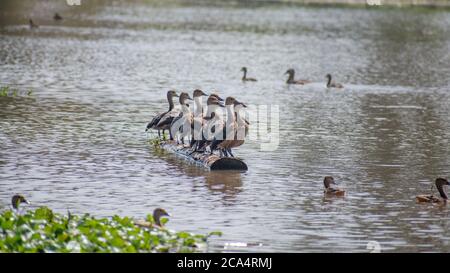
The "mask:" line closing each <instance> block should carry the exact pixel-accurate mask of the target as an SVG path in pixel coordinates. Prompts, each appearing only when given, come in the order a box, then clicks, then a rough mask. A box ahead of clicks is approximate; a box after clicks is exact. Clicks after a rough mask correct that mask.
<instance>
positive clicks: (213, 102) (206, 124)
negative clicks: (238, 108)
mask: <svg viewBox="0 0 450 273" xmlns="http://www.w3.org/2000/svg"><path fill="white" fill-rule="evenodd" d="M222 102H223V99H222V98H221V97H219V96H218V95H217V94H211V95H210V96H209V97H208V100H207V101H206V105H207V111H206V115H205V116H204V117H203V121H202V127H201V139H200V140H196V142H195V146H194V150H193V152H192V153H194V152H198V151H204V150H205V148H206V147H207V146H208V145H209V144H211V141H212V140H213V138H214V135H215V133H216V129H215V128H216V126H217V127H219V128H222V127H223V121H222V117H221V115H220V114H218V113H217V112H218V109H219V107H225V105H224V104H223V103H222ZM194 128H195V126H194Z"/></svg>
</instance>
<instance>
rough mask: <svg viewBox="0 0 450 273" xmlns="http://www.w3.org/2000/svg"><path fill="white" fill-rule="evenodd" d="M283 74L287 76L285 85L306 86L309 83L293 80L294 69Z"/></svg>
mask: <svg viewBox="0 0 450 273" xmlns="http://www.w3.org/2000/svg"><path fill="white" fill-rule="evenodd" d="M284 74H288V75H289V77H288V79H287V81H286V83H287V84H302V85H303V84H307V83H310V82H311V81H308V80H295V79H294V77H295V70H294V69H292V68H291V69H288V70H287V71H286V72H285V73H284Z"/></svg>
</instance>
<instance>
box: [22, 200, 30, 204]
mask: <svg viewBox="0 0 450 273" xmlns="http://www.w3.org/2000/svg"><path fill="white" fill-rule="evenodd" d="M23 201H24V202H25V204H28V205H31V202H30V201H28V200H23Z"/></svg>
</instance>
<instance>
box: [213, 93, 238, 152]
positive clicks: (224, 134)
mask: <svg viewBox="0 0 450 273" xmlns="http://www.w3.org/2000/svg"><path fill="white" fill-rule="evenodd" d="M237 103H239V102H238V101H237V100H236V99H235V98H234V97H227V98H226V100H225V108H226V112H227V121H226V126H223V127H222V128H221V131H220V132H219V134H215V135H216V136H218V137H219V138H217V137H215V138H214V140H213V141H212V143H211V146H210V149H211V154H213V152H214V151H215V150H219V152H220V156H221V157H223V156H226V157H228V146H229V145H230V143H231V141H233V140H234V138H235V134H236V127H237V124H236V116H235V114H234V109H233V108H234V105H235V104H237ZM216 129H217V127H216Z"/></svg>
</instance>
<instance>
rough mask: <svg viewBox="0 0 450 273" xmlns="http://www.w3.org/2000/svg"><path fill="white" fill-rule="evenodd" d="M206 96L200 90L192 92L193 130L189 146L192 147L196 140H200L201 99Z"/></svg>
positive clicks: (201, 120)
mask: <svg viewBox="0 0 450 273" xmlns="http://www.w3.org/2000/svg"><path fill="white" fill-rule="evenodd" d="M203 96H208V95H207V94H206V93H205V92H203V91H202V90H200V89H196V90H194V93H193V97H194V115H193V125H192V126H193V127H192V128H193V130H192V136H191V144H190V146H191V147H193V146H194V144H195V142H196V141H197V140H201V139H202V137H201V128H202V125H203V101H202V97H203Z"/></svg>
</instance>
